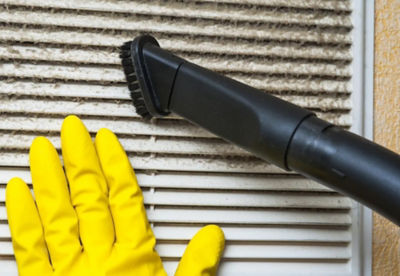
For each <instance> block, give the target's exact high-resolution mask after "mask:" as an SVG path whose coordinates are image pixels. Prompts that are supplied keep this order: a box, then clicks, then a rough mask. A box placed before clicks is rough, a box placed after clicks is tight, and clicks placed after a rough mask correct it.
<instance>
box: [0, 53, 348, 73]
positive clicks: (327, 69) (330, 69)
mask: <svg viewBox="0 0 400 276" xmlns="http://www.w3.org/2000/svg"><path fill="white" fill-rule="evenodd" d="M118 55H119V54H118V52H117V51H113V52H110V51H101V50H93V49H92V50H90V49H89V50H77V49H63V48H51V47H46V49H43V48H38V47H26V46H13V45H9V46H0V58H1V59H5V60H7V59H11V60H23V61H26V60H32V61H46V62H68V63H77V64H87V63H90V64H99V65H118V66H119V65H120V63H121V60H120V58H119V56H118ZM181 56H182V57H183V58H186V59H187V60H189V61H190V62H193V63H196V64H198V65H200V66H203V67H207V68H208V69H210V70H214V71H222V72H245V73H265V74H287V75H290V74H291V75H310V76H311V75H321V74H324V75H325V76H331V77H350V76H351V74H350V68H349V66H344V65H335V64H329V63H315V62H297V64H296V66H293V63H291V62H282V61H276V60H275V61H274V60H272V61H270V60H268V59H267V58H266V59H259V58H258V59H244V58H243V57H236V58H235V57H223V56H221V57H208V58H205V57H203V56H199V55H195V56H194V55H189V56H188V55H181Z"/></svg>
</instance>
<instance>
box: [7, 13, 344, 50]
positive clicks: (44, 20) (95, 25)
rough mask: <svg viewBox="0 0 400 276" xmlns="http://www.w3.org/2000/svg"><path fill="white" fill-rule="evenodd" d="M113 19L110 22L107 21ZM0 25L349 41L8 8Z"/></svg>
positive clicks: (340, 36) (307, 33)
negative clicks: (2, 23)
mask: <svg viewBox="0 0 400 276" xmlns="http://www.w3.org/2000/svg"><path fill="white" fill-rule="evenodd" d="M110 19H112V20H110ZM0 22H9V23H19V24H35V25H43V26H51V25H57V26H64V27H74V28H92V29H100V28H101V29H106V30H107V29H108V30H110V29H113V30H121V31H134V32H160V33H164V34H178V33H179V34H186V35H188V34H190V35H202V36H212V37H216V36H218V37H229V38H235V37H236V38H246V39H258V40H271V39H272V40H277V41H285V40H287V41H304V42H316V43H331V44H332V43H334V44H338V43H339V44H350V43H351V39H350V37H349V36H348V35H347V34H346V33H340V32H320V31H319V30H318V29H316V30H303V29H297V30H294V29H295V28H294V29H288V30H282V29H281V28H266V27H265V26H257V25H248V24H245V25H244V26H240V25H238V26H231V25H229V24H225V23H224V22H217V21H213V22H208V21H201V20H195V21H190V20H183V19H182V20H179V21H175V22H172V21H168V20H163V19H159V20H157V19H155V18H152V17H147V18H143V17H140V16H135V15H132V16H129V17H109V16H104V15H91V14H76V13H72V12H71V13H70V14H67V13H66V12H65V11H63V12H60V14H57V13H56V12H46V11H29V12H28V11H21V10H15V9H13V8H11V7H10V8H9V9H8V10H0Z"/></svg>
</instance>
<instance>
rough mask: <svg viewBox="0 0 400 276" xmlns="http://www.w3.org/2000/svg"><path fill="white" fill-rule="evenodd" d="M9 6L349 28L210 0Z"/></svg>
mask: <svg viewBox="0 0 400 276" xmlns="http://www.w3.org/2000/svg"><path fill="white" fill-rule="evenodd" d="M2 2H3V3H6V4H9V5H22V6H31V7H44V8H54V9H67V10H81V11H82V10H83V11H99V12H107V13H111V12H112V13H113V14H115V13H123V14H132V15H134V14H143V15H154V16H172V17H175V18H176V17H184V18H198V19H209V20H216V21H223V20H229V21H246V22H257V23H260V22H263V23H285V24H301V25H321V26H345V27H351V26H352V24H351V21H350V18H349V17H348V16H347V15H341V14H325V15H324V16H321V17H316V16H315V14H313V13H298V12H296V11H294V12H291V11H285V12H284V15H285V16H282V14H283V12H279V11H277V10H276V9H270V10H266V9H261V8H259V9H242V8H241V7H232V6H226V5H219V6H216V5H215V4H212V3H202V4H201V5H199V4H198V3H195V2H187V3H186V4H185V5H182V4H180V3H176V2H175V1H153V2H149V1H136V2H131V3H130V2H122V1H119V2H114V1H110V0H108V1H93V0H90V1H88V0H70V1H68V2H63V1H57V0H3V1H2Z"/></svg>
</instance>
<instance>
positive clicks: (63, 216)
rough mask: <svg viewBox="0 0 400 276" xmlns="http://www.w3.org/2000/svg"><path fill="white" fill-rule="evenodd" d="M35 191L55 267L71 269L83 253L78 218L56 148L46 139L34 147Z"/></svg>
mask: <svg viewBox="0 0 400 276" xmlns="http://www.w3.org/2000/svg"><path fill="white" fill-rule="evenodd" d="M29 159H30V167H31V174H32V183H33V190H34V193H35V198H36V203H37V207H38V210H39V214H40V218H41V221H42V224H43V228H44V236H45V240H46V244H47V247H48V250H49V253H50V258H51V262H52V265H53V268H54V269H55V270H56V271H57V270H58V269H59V268H61V267H64V268H65V266H69V264H70V263H71V262H72V260H73V259H74V258H75V257H76V256H77V255H78V254H79V253H80V252H81V250H82V247H81V244H80V242H79V231H78V218H77V217H76V214H75V210H74V208H73V207H72V204H71V199H70V195H69V191H68V186H67V180H66V179H65V175H64V171H63V169H62V166H61V162H60V159H59V157H58V154H57V151H56V149H55V148H54V147H53V145H52V144H51V143H50V141H49V140H47V139H46V138H44V137H37V138H36V139H35V140H34V141H33V143H32V146H31V149H30V153H29Z"/></svg>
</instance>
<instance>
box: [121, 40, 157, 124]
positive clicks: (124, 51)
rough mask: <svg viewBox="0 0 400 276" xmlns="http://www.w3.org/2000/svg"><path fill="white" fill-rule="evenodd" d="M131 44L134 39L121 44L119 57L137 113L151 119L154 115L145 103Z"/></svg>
mask: <svg viewBox="0 0 400 276" xmlns="http://www.w3.org/2000/svg"><path fill="white" fill-rule="evenodd" d="M131 44H132V41H127V42H125V43H124V44H123V45H122V46H121V48H120V54H119V57H120V58H121V64H122V68H123V69H124V73H125V78H126V81H127V82H128V88H129V91H130V92H131V93H130V94H131V98H132V102H133V106H134V107H135V109H136V113H137V114H139V115H140V116H142V117H143V118H145V119H150V118H151V117H152V116H151V114H150V113H149V112H148V110H147V108H146V105H145V103H144V98H143V95H142V90H141V89H140V85H139V81H138V79H137V75H136V72H135V66H134V64H133V62H132V54H131Z"/></svg>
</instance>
